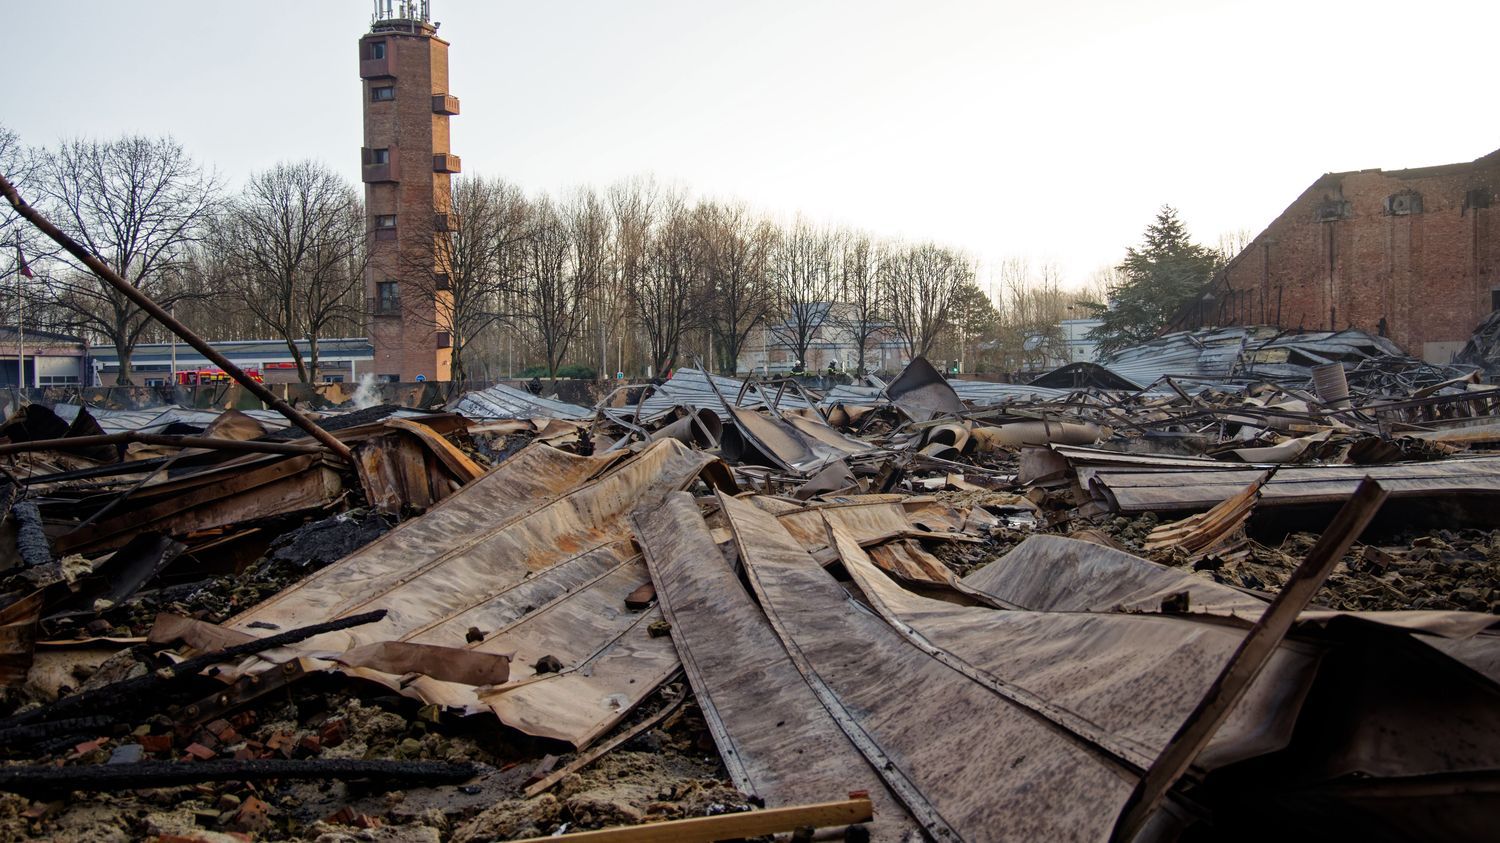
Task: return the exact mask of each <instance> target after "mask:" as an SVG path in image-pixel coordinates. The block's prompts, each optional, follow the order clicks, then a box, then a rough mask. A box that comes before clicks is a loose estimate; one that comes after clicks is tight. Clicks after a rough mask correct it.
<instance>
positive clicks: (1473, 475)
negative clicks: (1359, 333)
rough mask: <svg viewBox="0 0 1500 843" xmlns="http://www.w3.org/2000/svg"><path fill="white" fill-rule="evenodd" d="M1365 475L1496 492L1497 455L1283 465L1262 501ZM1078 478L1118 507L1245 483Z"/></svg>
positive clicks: (1400, 487)
mask: <svg viewBox="0 0 1500 843" xmlns="http://www.w3.org/2000/svg"><path fill="white" fill-rule="evenodd" d="M1366 475H1368V476H1370V477H1371V478H1373V479H1375V480H1376V481H1377V482H1379V483H1380V485H1381V486H1382V487H1384V488H1385V489H1387V490H1388V491H1389V492H1390V494H1391V497H1392V498H1415V497H1423V496H1430V495H1484V496H1488V497H1500V457H1475V458H1471V459H1448V460H1443V461H1441V462H1429V463H1418V464H1403V465H1380V466H1338V465H1327V466H1288V467H1285V468H1282V469H1281V470H1280V471H1278V472H1277V473H1276V476H1275V477H1273V478H1272V479H1271V480H1270V481H1269V482H1267V483H1266V484H1265V487H1264V488H1263V489H1262V490H1261V499H1260V505H1261V506H1268V507H1269V506H1291V505H1305V504H1314V503H1339V502H1341V501H1344V500H1347V499H1348V498H1349V496H1350V495H1352V494H1354V489H1355V487H1356V486H1358V485H1359V481H1360V480H1361V479H1363V478H1364V477H1365V476H1366ZM1079 477H1080V480H1082V481H1085V482H1087V483H1088V485H1089V488H1090V489H1091V490H1092V491H1093V492H1094V494H1095V497H1097V498H1100V499H1103V500H1105V501H1107V502H1108V503H1109V505H1110V506H1111V508H1113V509H1117V510H1118V511H1120V512H1149V511H1157V512H1161V511H1183V510H1194V509H1208V508H1210V507H1213V506H1214V505H1216V504H1218V503H1220V502H1222V501H1224V500H1227V499H1229V498H1231V497H1233V496H1234V495H1235V494H1237V493H1238V492H1240V491H1241V490H1243V489H1244V487H1245V484H1246V475H1245V473H1244V471H1243V470H1234V469H1229V470H1224V469H1220V468H1211V467H1210V468H1203V469H1194V470H1188V471H1151V472H1127V471H1105V470H1095V471H1093V472H1091V473H1089V474H1087V475H1085V473H1083V472H1080V475H1079Z"/></svg>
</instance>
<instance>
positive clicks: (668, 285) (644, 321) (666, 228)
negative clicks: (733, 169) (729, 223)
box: [630, 196, 702, 372]
mask: <svg viewBox="0 0 1500 843" xmlns="http://www.w3.org/2000/svg"><path fill="white" fill-rule="evenodd" d="M698 245H699V244H698V237H697V233H696V232H695V230H694V228H693V220H692V216H691V214H690V212H689V211H688V209H687V207H686V203H685V202H684V201H683V199H682V197H680V196H669V197H667V198H666V199H665V200H664V202H663V208H662V212H661V220H660V223H659V225H658V226H657V228H656V230H655V231H654V232H653V233H652V236H651V239H650V241H649V243H648V245H647V248H646V260H645V265H644V267H643V271H642V272H641V275H640V278H639V279H638V281H637V282H636V283H635V284H634V285H632V287H631V288H630V298H631V305H632V307H633V308H634V310H635V315H636V319H637V320H638V321H639V322H640V325H641V329H642V330H643V331H644V332H645V335H646V340H647V343H648V345H649V351H650V355H651V365H652V367H653V371H656V372H665V371H667V370H668V369H670V368H672V367H673V366H674V365H676V363H677V355H678V353H679V351H680V348H681V344H682V333H683V331H684V330H686V329H687V328H689V327H692V326H694V325H696V324H697V318H696V317H697V314H696V313H695V306H696V305H697V304H698V301H697V299H698V295H699V292H700V289H699V287H700V284H701V278H702V274H701V272H700V267H699V261H698Z"/></svg>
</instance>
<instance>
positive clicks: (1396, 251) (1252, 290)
mask: <svg viewBox="0 0 1500 843" xmlns="http://www.w3.org/2000/svg"><path fill="white" fill-rule="evenodd" d="M1497 191H1500V150H1496V151H1495V152H1492V153H1490V154H1489V155H1486V156H1484V157H1482V158H1479V159H1477V160H1474V161H1472V162H1469V163H1465V164H1447V165H1443V166H1439V167H1420V168H1417V169H1410V170H1390V171H1386V170H1358V171H1354V172H1347V173H1329V174H1327V175H1325V176H1323V177H1322V178H1320V179H1318V180H1317V181H1315V182H1313V183H1312V186H1311V187H1309V188H1308V189H1307V190H1305V191H1303V193H1302V195H1301V196H1299V197H1297V201H1295V202H1293V203H1292V204H1291V206H1290V207H1288V208H1287V209H1286V210H1285V211H1283V212H1282V214H1281V216H1279V217H1277V218H1276V219H1275V220H1274V221H1273V222H1272V223H1271V224H1270V225H1269V226H1268V227H1267V228H1266V230H1265V231H1263V232H1261V233H1260V235H1259V236H1257V237H1256V238H1255V239H1254V240H1253V241H1251V242H1250V245H1249V246H1247V247H1246V248H1245V249H1244V251H1242V252H1240V254H1239V255H1237V256H1235V258H1234V259H1233V260H1231V261H1230V262H1229V264H1228V265H1227V266H1226V267H1225V268H1224V269H1223V270H1222V271H1221V272H1220V273H1219V274H1218V275H1217V276H1215V278H1214V280H1213V282H1212V285H1211V287H1210V289H1209V291H1208V292H1207V293H1206V294H1205V295H1204V296H1203V298H1202V299H1201V300H1199V301H1198V302H1196V303H1195V304H1194V305H1193V306H1191V307H1189V308H1186V309H1185V310H1184V311H1183V312H1182V313H1180V314H1179V315H1178V318H1177V320H1176V322H1175V324H1174V325H1173V326H1172V328H1171V329H1172V330H1177V329H1182V328H1197V327H1203V326H1208V325H1217V326H1222V325H1257V324H1260V325H1277V326H1280V327H1282V328H1288V329H1294V328H1307V329H1310V330H1311V329H1319V330H1323V329H1327V330H1340V329H1343V328H1349V327H1354V328H1359V329H1361V330H1364V331H1368V332H1369V333H1372V334H1384V335H1386V336H1389V337H1390V338H1391V339H1392V340H1394V341H1395V342H1396V343H1397V344H1398V345H1400V346H1402V347H1403V348H1405V349H1406V350H1407V351H1408V352H1410V353H1411V354H1413V355H1416V356H1418V357H1422V358H1424V359H1426V360H1428V361H1431V362H1443V363H1446V362H1448V360H1449V359H1450V358H1451V357H1452V355H1453V354H1454V353H1455V352H1457V351H1458V350H1459V349H1460V348H1462V347H1463V344H1464V342H1465V341H1466V340H1467V339H1468V338H1469V335H1470V333H1471V332H1472V331H1473V330H1474V328H1475V327H1476V326H1477V325H1478V324H1479V323H1480V322H1481V321H1482V320H1483V319H1484V318H1485V317H1486V316H1488V315H1489V313H1490V312H1491V311H1492V310H1496V309H1500V216H1497V213H1500V209H1497V208H1495V207H1494V205H1495V202H1496V193H1497Z"/></svg>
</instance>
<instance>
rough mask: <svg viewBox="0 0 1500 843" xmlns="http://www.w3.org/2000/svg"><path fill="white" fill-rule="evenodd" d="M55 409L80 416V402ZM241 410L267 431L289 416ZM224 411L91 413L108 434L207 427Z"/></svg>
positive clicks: (99, 410)
mask: <svg viewBox="0 0 1500 843" xmlns="http://www.w3.org/2000/svg"><path fill="white" fill-rule="evenodd" d="M52 412H54V413H56V414H57V417H58V418H60V419H62V420H63V421H66V422H72V421H73V419H75V418H77V416H78V405H77V404H54V405H53V406H52ZM240 412H242V413H244V414H245V415H247V416H249V417H251V418H253V419H255V420H256V421H258V422H260V423H261V424H262V425H263V426H264V427H265V428H266V429H267V430H281V429H282V428H285V427H287V425H288V422H287V420H286V417H285V416H283V415H281V414H280V413H278V412H276V411H275V410H241V411H240ZM222 413H223V411H222V410H195V409H193V408H191V407H153V408H151V409H149V410H110V409H106V408H103V407H90V408H89V415H91V416H93V417H94V420H95V421H97V422H99V427H100V428H102V429H103V430H104V432H105V433H125V432H128V431H139V432H141V433H161V432H162V431H164V430H166V429H167V428H168V427H170V426H171V425H173V424H187V425H192V426H193V427H208V426H209V425H210V424H212V423H213V420H214V419H216V418H218V417H219V416H220V415H221V414H222Z"/></svg>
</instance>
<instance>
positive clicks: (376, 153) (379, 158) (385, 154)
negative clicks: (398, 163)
mask: <svg viewBox="0 0 1500 843" xmlns="http://www.w3.org/2000/svg"><path fill="white" fill-rule="evenodd" d="M370 163H371V164H375V165H377V166H378V165H380V164H389V163H391V151H390V149H372V150H370Z"/></svg>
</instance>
